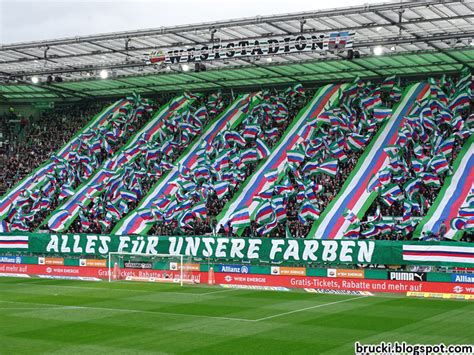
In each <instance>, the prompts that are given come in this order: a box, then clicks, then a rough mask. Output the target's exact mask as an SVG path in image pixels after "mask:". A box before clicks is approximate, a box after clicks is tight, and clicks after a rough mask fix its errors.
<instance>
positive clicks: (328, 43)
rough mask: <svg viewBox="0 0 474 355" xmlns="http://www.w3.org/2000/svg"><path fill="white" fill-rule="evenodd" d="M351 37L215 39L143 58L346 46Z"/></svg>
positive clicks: (205, 57) (172, 59)
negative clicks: (225, 40) (213, 41)
mask: <svg viewBox="0 0 474 355" xmlns="http://www.w3.org/2000/svg"><path fill="white" fill-rule="evenodd" d="M353 37H354V33H353V32H347V31H345V32H331V33H321V34H314V35H305V34H300V35H297V36H286V37H267V38H259V39H254V40H238V41H232V42H217V43H212V44H204V45H201V46H197V47H187V48H181V49H173V50H170V51H168V52H167V53H166V54H165V53H164V52H163V51H161V50H154V51H153V52H151V53H150V54H149V55H148V59H147V60H146V62H147V63H148V64H156V63H165V64H179V63H192V62H204V61H211V60H220V59H223V60H226V59H232V58H239V57H258V56H266V55H278V54H289V53H299V52H311V51H336V50H345V49H349V48H352V43H353Z"/></svg>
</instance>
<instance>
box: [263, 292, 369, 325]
mask: <svg viewBox="0 0 474 355" xmlns="http://www.w3.org/2000/svg"><path fill="white" fill-rule="evenodd" d="M366 297H369V296H357V297H352V298H347V299H345V300H341V301H335V302H329V303H323V304H318V305H316V306H310V307H305V308H300V309H295V310H293V311H288V312H283V313H278V314H274V315H272V316H268V317H263V318H258V319H255V322H261V321H264V320H268V319H273V318H277V317H282V316H286V315H289V314H293V313H298V312H304V311H308V310H310V309H316V308H322V307H327V306H332V305H334V304H339V303H344V302H349V301H353V300H356V299H361V298H366Z"/></svg>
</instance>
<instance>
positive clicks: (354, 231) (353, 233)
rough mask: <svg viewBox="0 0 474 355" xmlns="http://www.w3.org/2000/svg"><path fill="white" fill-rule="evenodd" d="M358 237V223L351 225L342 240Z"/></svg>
mask: <svg viewBox="0 0 474 355" xmlns="http://www.w3.org/2000/svg"><path fill="white" fill-rule="evenodd" d="M359 236H360V222H357V223H354V224H351V225H350V226H349V227H348V228H347V230H346V232H345V233H344V238H346V239H357V238H359Z"/></svg>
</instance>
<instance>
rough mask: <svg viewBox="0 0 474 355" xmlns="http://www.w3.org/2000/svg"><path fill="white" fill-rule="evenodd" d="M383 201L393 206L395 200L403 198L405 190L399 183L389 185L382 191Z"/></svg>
mask: <svg viewBox="0 0 474 355" xmlns="http://www.w3.org/2000/svg"><path fill="white" fill-rule="evenodd" d="M380 194H381V197H382V201H383V202H384V203H385V204H386V205H387V206H392V205H393V204H394V203H395V201H397V200H400V199H402V198H403V192H402V190H401V189H400V187H399V186H398V185H392V186H388V187H387V188H385V189H384V190H382V191H381V193H380Z"/></svg>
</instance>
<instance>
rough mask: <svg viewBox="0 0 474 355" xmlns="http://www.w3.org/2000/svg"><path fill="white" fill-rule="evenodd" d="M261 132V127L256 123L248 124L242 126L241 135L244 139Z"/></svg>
mask: <svg viewBox="0 0 474 355" xmlns="http://www.w3.org/2000/svg"><path fill="white" fill-rule="evenodd" d="M260 132H261V129H260V127H259V126H257V125H248V126H246V127H245V128H244V131H243V132H242V136H243V137H244V138H245V139H248V140H252V139H255V138H256V137H257V136H258V135H259V134H260Z"/></svg>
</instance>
